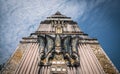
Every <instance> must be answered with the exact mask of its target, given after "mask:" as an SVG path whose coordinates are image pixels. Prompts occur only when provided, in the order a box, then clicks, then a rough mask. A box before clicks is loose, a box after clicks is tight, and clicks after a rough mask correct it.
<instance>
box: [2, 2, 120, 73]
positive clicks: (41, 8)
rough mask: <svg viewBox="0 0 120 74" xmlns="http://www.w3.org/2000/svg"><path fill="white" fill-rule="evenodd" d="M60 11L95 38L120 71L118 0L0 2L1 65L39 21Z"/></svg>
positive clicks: (34, 29) (36, 26)
mask: <svg viewBox="0 0 120 74" xmlns="http://www.w3.org/2000/svg"><path fill="white" fill-rule="evenodd" d="M57 11H60V12H61V13H62V14H64V15H66V16H68V17H72V19H73V20H74V21H76V22H77V23H78V25H79V27H80V29H81V30H82V31H84V32H85V33H87V34H89V36H90V37H94V38H97V39H98V41H99V43H100V45H101V46H102V48H103V49H104V51H105V52H106V54H107V55H108V56H109V58H110V59H111V61H112V62H113V63H114V65H115V66H116V67H117V69H118V70H119V71H120V0H0V64H2V63H4V62H5V61H6V60H8V58H9V57H10V56H11V55H12V53H13V52H14V51H15V49H16V47H17V46H18V44H19V41H20V40H21V39H22V37H26V36H29V35H30V33H33V32H35V31H36V30H37V28H38V26H39V24H40V21H42V20H45V19H46V17H48V16H50V15H52V14H54V13H55V12H57Z"/></svg>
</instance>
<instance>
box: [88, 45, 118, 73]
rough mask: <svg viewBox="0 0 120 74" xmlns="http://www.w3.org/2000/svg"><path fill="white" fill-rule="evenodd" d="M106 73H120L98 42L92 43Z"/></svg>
mask: <svg viewBox="0 0 120 74" xmlns="http://www.w3.org/2000/svg"><path fill="white" fill-rule="evenodd" d="M90 46H91V48H92V50H93V52H94V53H95V55H96V57H97V58H98V60H99V62H100V64H101V66H102V67H103V69H104V71H105V73H106V74H119V73H118V71H117V69H116V68H115V66H114V65H113V63H112V62H111V61H110V59H109V58H108V57H107V55H106V54H105V52H104V51H103V49H102V48H101V46H100V45H98V44H91V45H90Z"/></svg>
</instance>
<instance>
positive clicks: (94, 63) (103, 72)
mask: <svg viewBox="0 0 120 74" xmlns="http://www.w3.org/2000/svg"><path fill="white" fill-rule="evenodd" d="M1 73H2V74H119V72H118V70H117V69H116V68H115V66H114V65H113V63H112V62H111V60H110V59H109V58H108V56H107V55H106V53H105V52H104V50H103V49H102V47H101V46H100V44H99V42H98V41H97V39H95V38H90V37H89V36H88V34H85V33H84V32H82V31H81V30H80V28H79V27H78V24H77V23H76V22H74V21H73V20H72V19H71V18H70V17H67V16H65V15H63V14H61V13H60V12H56V13H55V14H53V15H52V16H50V17H47V19H46V20H44V21H41V23H40V25H39V27H38V29H37V31H36V32H34V33H31V35H30V36H29V37H23V38H22V40H21V41H20V44H19V45H18V47H17V48H16V51H15V52H14V53H13V55H12V56H11V57H10V59H9V60H8V61H7V63H6V64H5V66H4V68H3V69H2V71H1Z"/></svg>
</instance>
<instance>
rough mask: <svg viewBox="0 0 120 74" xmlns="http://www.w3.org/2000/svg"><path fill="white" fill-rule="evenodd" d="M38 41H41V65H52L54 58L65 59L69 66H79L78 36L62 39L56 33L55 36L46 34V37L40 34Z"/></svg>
mask: <svg viewBox="0 0 120 74" xmlns="http://www.w3.org/2000/svg"><path fill="white" fill-rule="evenodd" d="M45 41H46V42H47V43H45ZM38 42H39V43H40V64H39V65H50V64H51V62H52V61H53V60H59V61H60V60H62V59H64V61H65V63H66V65H68V66H79V60H80V59H79V55H78V53H77V51H78V49H77V44H78V38H77V37H73V38H72V37H71V36H66V37H63V39H62V38H61V37H60V35H55V37H54V38H53V37H51V36H48V35H45V37H43V36H38ZM42 43H43V44H42ZM55 58H56V59H55ZM61 58H62V59H61Z"/></svg>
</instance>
